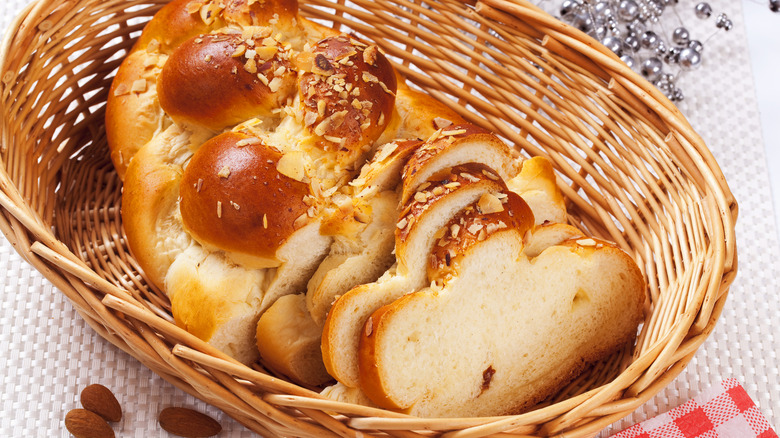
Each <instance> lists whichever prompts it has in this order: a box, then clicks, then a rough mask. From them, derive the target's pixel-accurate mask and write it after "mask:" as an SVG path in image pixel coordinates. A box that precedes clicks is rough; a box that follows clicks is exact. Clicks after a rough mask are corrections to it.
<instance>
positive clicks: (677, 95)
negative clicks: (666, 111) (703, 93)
mask: <svg viewBox="0 0 780 438" xmlns="http://www.w3.org/2000/svg"><path fill="white" fill-rule="evenodd" d="M683 99H685V96H684V95H683V92H682V90H680V89H679V88H675V89H674V91H673V92H672V102H680V101H682V100H683Z"/></svg>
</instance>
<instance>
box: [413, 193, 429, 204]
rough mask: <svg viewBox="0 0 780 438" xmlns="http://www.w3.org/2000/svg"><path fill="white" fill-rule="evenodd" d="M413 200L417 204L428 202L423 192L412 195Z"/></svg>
mask: <svg viewBox="0 0 780 438" xmlns="http://www.w3.org/2000/svg"><path fill="white" fill-rule="evenodd" d="M414 200H415V201H417V202H425V201H427V200H428V196H426V195H425V192H417V193H415V194H414Z"/></svg>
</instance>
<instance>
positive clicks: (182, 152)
mask: <svg viewBox="0 0 780 438" xmlns="http://www.w3.org/2000/svg"><path fill="white" fill-rule="evenodd" d="M106 132H107V137H108V140H109V146H110V148H111V157H112V160H113V161H114V164H115V167H116V169H117V172H118V174H119V176H120V178H121V179H122V180H123V181H124V191H123V198H122V203H123V204H122V218H123V224H124V229H125V232H126V235H127V242H128V245H129V247H130V250H131V251H132V253H133V255H134V257H135V258H136V260H137V261H138V264H139V266H141V267H142V268H143V269H144V271H145V273H146V274H147V278H149V280H150V281H152V282H153V283H154V284H155V285H156V286H157V287H159V288H160V289H161V290H163V291H165V293H166V294H167V296H168V298H169V299H170V302H171V312H172V314H173V317H174V319H175V321H176V323H177V324H178V325H180V326H182V327H184V328H185V329H187V330H188V331H190V332H191V333H193V334H194V335H196V336H198V337H200V338H201V339H203V340H205V341H207V342H209V343H211V344H212V345H214V346H215V347H217V348H218V349H220V350H222V351H224V352H226V353H227V354H229V355H231V356H233V357H235V358H236V359H238V360H240V361H242V362H245V363H252V362H255V361H257V360H258V359H259V360H260V362H261V363H262V364H263V365H264V366H265V367H266V368H267V369H268V370H270V371H273V372H275V373H278V374H282V375H285V376H287V377H288V378H290V379H291V380H293V381H296V382H299V383H301V384H305V385H308V386H313V387H316V386H323V385H325V384H327V383H328V382H330V381H332V380H333V379H334V378H335V379H336V380H337V381H338V382H340V383H339V385H337V386H334V387H331V389H328V390H326V393H328V394H330V395H332V396H333V397H345V398H348V399H349V400H351V401H354V402H361V403H368V404H377V405H380V406H384V407H388V408H392V409H399V410H406V411H410V412H415V413H418V414H420V415H461V414H463V413H464V412H465V413H466V414H475V413H476V414H485V415H492V414H495V413H503V412H511V411H516V410H517V409H520V408H522V407H524V406H527V405H528V404H529V403H533V402H535V401H537V400H539V399H540V398H541V397H543V396H545V395H547V394H548V393H550V392H551V391H553V390H554V389H555V388H557V387H558V386H560V384H561V383H562V382H564V381H565V380H567V379H569V378H570V377H571V376H572V375H573V373H574V372H576V371H577V369H578V366H580V365H581V364H582V363H584V362H587V361H590V360H593V359H595V358H597V357H599V356H600V355H603V354H607V353H609V352H610V351H612V350H614V348H616V347H617V345H618V344H619V343H621V342H625V341H627V340H629V339H630V337H631V336H630V335H631V333H630V332H631V331H632V330H635V328H636V323H637V321H638V316H637V309H638V305H637V302H638V301H640V300H641V296H642V287H641V283H640V282H641V274H638V269H637V268H636V266H634V265H632V263H633V262H631V260H630V257H628V256H627V255H626V254H624V253H622V252H621V251H619V250H618V249H616V248H615V247H613V246H612V245H611V244H608V243H606V242H601V241H595V240H591V239H588V238H584V237H582V236H581V234H582V233H581V232H580V231H579V230H578V229H577V228H575V227H573V226H571V225H567V224H566V220H567V214H566V208H565V204H564V199H563V196H562V195H561V192H560V190H559V189H558V186H557V183H556V179H555V173H554V171H553V168H552V166H551V164H550V163H549V162H548V161H547V160H546V159H544V158H539V157H537V158H532V159H528V160H522V159H520V158H519V153H518V152H517V151H515V150H514V149H512V148H510V147H508V146H507V145H506V144H505V143H504V142H502V141H501V140H500V139H499V138H498V137H496V136H495V135H494V134H492V133H490V132H487V131H485V130H484V129H482V128H479V127H477V126H475V125H472V124H469V123H466V121H465V120H464V119H463V118H462V117H461V115H459V114H458V113H456V112H454V111H452V110H451V109H449V108H448V107H446V106H445V105H443V104H442V103H440V102H438V101H436V100H434V99H432V98H431V97H430V96H428V95H426V94H423V93H420V92H418V91H415V90H412V89H411V88H409V86H407V85H406V84H405V82H404V80H403V78H401V77H400V76H399V75H398V74H397V73H396V72H395V70H394V69H393V67H392V65H391V63H390V61H389V60H388V59H387V58H386V57H385V55H384V54H383V53H382V51H381V50H379V48H378V47H377V46H375V45H373V44H368V43H366V42H364V41H361V40H359V39H358V38H356V37H352V36H347V35H344V34H341V33H338V32H336V31H334V30H332V29H330V28H325V27H323V26H321V25H318V24H316V23H314V22H312V21H309V20H306V19H305V18H303V17H301V16H299V15H298V5H297V2H296V1H294V0H266V1H255V0H174V1H172V2H171V3H169V4H168V5H166V6H165V7H163V8H162V9H161V10H160V11H159V13H158V14H157V15H155V17H154V18H153V19H152V20H151V21H150V22H149V24H148V25H147V26H146V28H145V29H144V31H143V33H142V35H141V37H140V38H139V40H138V42H137V43H136V45H135V46H134V47H133V49H132V50H131V52H130V53H129V55H128V57H127V58H126V59H125V61H124V62H123V64H122V66H121V67H120V69H119V71H118V72H117V76H116V78H115V80H114V82H113V85H112V88H111V91H110V95H109V100H108V104H107V108H106ZM460 221H463V223H461V222H460ZM577 242H580V243H577ZM583 242H594V243H593V245H590V246H589V245H587V244H585V243H583ZM560 264H562V265H561V266H559V265H560ZM629 265H630V266H629ZM542 266H548V268H545V269H547V271H545V272H550V273H554V275H555V276H556V277H558V276H563V277H566V278H561V279H557V280H558V281H557V283H555V284H553V283H548V282H544V281H541V280H540V277H543V274H540V272H542V271H541V267H542ZM623 277H625V278H623ZM618 278H623V280H622V281H623V283H621V281H620V280H618ZM495 284H500V285H503V286H504V288H503V289H501V290H499V291H496V290H495V286H494V285H495ZM618 284H621V285H623V286H625V288H626V289H630V291H629V292H626V294H625V296H626V298H625V299H622V300H621V299H615V300H612V301H609V299H607V301H609V302H608V303H607V304H604V303H602V301H601V300H602V299H604V298H602V296H601V295H599V294H598V293H596V292H594V291H593V290H592V289H593V288H595V287H596V286H604V287H605V288H606V289H608V290H610V291H611V290H613V289H615V288H617V286H616V285H618ZM519 285H521V286H522V287H521V288H520V289H518V287H519ZM572 288H574V289H572ZM575 289H576V290H575ZM580 289H582V290H585V291H586V292H580ZM572 290H575V291H574V292H572ZM534 291H536V292H534ZM487 292H490V293H487ZM539 294H541V295H539ZM545 297H551V298H553V297H554V298H555V300H557V302H558V304H557V305H552V304H550V303H551V302H552V301H553V300H552V299H550V300H547V299H546V298H545ZM513 300H514V301H513ZM545 300H547V301H550V303H548V302H546V301H545ZM567 300H568V301H567ZM542 302H544V303H545V304H544V305H542V304H540V303H542ZM561 303H563V304H561ZM572 303H574V304H572ZM475 305H476V306H477V307H478V309H477V311H473V312H472V311H469V310H464V308H463V306H466V307H467V308H470V307H473V306H475ZM575 305H576V306H575ZM535 306H536V307H538V309H537V310H538V311H539V312H547V315H548V317H547V318H546V319H545V321H544V323H539V322H538V321H537V319H534V318H531V317H530V316H529V315H530V313H533V312H534V311H535V310H533V309H536V307H535ZM545 306H547V307H545ZM567 306H568V307H567ZM575 307H576V309H575ZM516 308H518V309H520V310H517V311H516V313H512V312H515V309H516ZM419 309H425V311H426V312H428V311H430V312H429V314H426V315H421V314H419V313H417V312H419ZM553 310H554V311H555V314H554V315H553V314H551V313H550V312H553ZM523 312H526V313H523ZM528 312H530V313H528ZM567 312H568V314H569V315H570V316H571V318H580V319H582V318H585V317H584V316H582V315H585V314H586V313H588V312H590V313H588V314H590V315H591V317H593V318H594V322H593V323H592V324H591V325H587V324H585V323H584V322H581V321H580V320H579V319H578V320H577V321H580V322H578V323H577V324H580V325H579V326H577V327H576V328H577V330H579V329H582V330H581V331H582V333H578V334H577V336H578V337H574V338H576V340H575V341H572V342H569V343H566V342H562V343H559V344H557V343H556V345H551V344H550V341H549V339H547V338H546V337H545V336H541V335H540V333H542V332H544V331H549V332H553V331H556V330H557V331H560V330H574V328H575V325H574V324H575V323H573V322H572V321H573V320H569V319H567V318H565V317H564V315H566V314H567ZM572 312H574V313H572ZM577 312H579V313H577ZM464 313H465V314H468V315H466V316H463V318H465V319H463V318H461V316H462V315H463V314H464ZM541 314H542V313H539V314H538V315H541ZM435 315H436V316H435ZM538 315H537V316H538ZM607 315H609V316H611V317H613V318H614V320H610V319H609V317H608V316H607ZM509 316H512V317H517V318H520V319H515V320H513V321H511V322H510V323H508V324H507V327H508V326H511V327H512V328H513V329H514V330H516V331H517V333H523V332H529V331H530V332H533V333H536V338H534V339H536V340H535V342H533V343H529V342H525V343H523V342H520V341H518V340H517V339H515V338H516V337H517V336H516V335H515V338H512V337H511V336H509V334H507V336H509V338H508V339H509V341H507V343H500V342H497V341H496V340H494V339H488V338H489V337H486V336H485V334H484V333H483V332H480V333H482V334H478V333H476V334H475V333H459V332H457V330H458V329H459V330H463V329H464V327H466V326H464V324H462V323H460V324H459V323H458V320H461V321H466V322H468V324H469V325H468V327H472V328H475V329H476V328H479V329H480V330H483V331H484V330H485V327H492V326H491V324H495V323H497V322H500V321H503V320H505V319H506V318H507V317H509ZM525 316H528V318H527V319H526V320H525V321H524V320H522V318H523V317H525ZM531 316H533V315H531ZM442 324H443V325H442ZM447 324H454V325H455V326H457V327H453V328H452V330H453V333H452V335H455V334H457V333H459V335H460V336H463V339H464V340H466V339H468V340H469V342H468V343H466V342H464V343H463V344H462V345H461V344H453V343H452V342H453V341H452V340H453V339H456V338H446V337H443V338H441V339H440V340H441V342H439V338H430V333H436V332H439V331H441V330H442V329H443V327H449V326H447ZM599 324H601V325H602V326H604V327H606V328H605V329H604V330H606V331H610V330H611V331H612V335H611V337H607V338H606V339H610V342H608V343H607V344H608V345H607V346H606V347H605V348H599V347H597V346H595V345H594V343H593V341H592V338H591V337H589V336H596V335H598V336H602V335H603V336H606V335H605V334H604V333H601V332H598V333H596V335H594V334H593V333H592V331H591V326H592V325H599ZM398 327H401V328H398ZM507 327H503V328H501V330H504V331H509V330H508V328H507ZM447 329H448V330H449V329H450V328H447ZM577 330H574V331H577ZM410 333H411V334H415V333H417V334H415V335H414V336H412V335H411V334H410ZM423 333H426V334H423ZM407 335H408V336H407ZM405 336H406V337H408V339H406V338H405ZM510 338H511V339H510ZM574 338H573V339H574ZM553 339H554V338H553ZM472 341H473V342H472ZM448 342H449V343H448ZM439 344H440V345H439ZM532 344H533V345H532ZM456 347H457V348H456ZM450 349H455V350H458V351H459V353H458V354H460V356H457V355H454V354H455V350H452V351H450ZM540 349H543V350H545V352H546V356H545V357H544V359H543V360H540V361H538V362H533V365H532V366H531V367H530V368H528V367H523V368H522V369H520V368H512V367H513V366H515V367H517V366H518V364H519V363H529V362H527V361H523V360H518V359H519V358H521V357H522V354H525V353H528V354H533V353H534V352H537V351H541V350H540ZM399 350H403V352H405V353H403V354H408V353H409V352H410V351H415V352H416V353H415V354H416V355H418V356H416V358H414V360H416V361H417V363H419V365H420V366H421V367H422V366H423V365H425V367H423V368H419V373H418V371H417V370H415V369H414V368H410V367H408V366H407V365H404V363H403V362H402V361H399V360H400V358H401V357H402V356H401V355H400V354H401V353H398V351H399ZM464 352H471V353H473V354H474V356H473V357H465V356H464V354H466V353H464ZM397 354H398V356H396V355H397ZM575 357H576V360H575V359H573V358H575ZM451 358H452V359H451ZM455 358H457V359H455ZM408 359H409V360H411V359H412V358H408ZM453 360H454V361H456V362H457V363H458V364H459V365H458V366H457V367H456V368H457V372H453V374H452V375H448V374H447V373H445V372H444V371H443V370H442V369H441V367H440V365H441V363H445V362H446V363H450V364H451V363H452V361H453ZM513 360H514V361H515V362H512V361H513ZM572 361H574V362H576V364H574V365H573V364H572V363H573V362H572ZM510 362H512V363H511V364H510ZM480 367H482V368H480ZM545 367H546V368H545ZM542 369H546V372H547V373H548V375H547V377H545V378H544V379H539V383H538V384H527V382H528V381H531V380H534V379H536V378H537V377H536V376H538V375H539V374H538V372H539V370H542ZM491 370H492V371H491ZM410 371H412V372H411V373H410ZM480 373H481V374H480ZM412 374H416V375H417V377H419V378H421V379H424V380H426V382H424V383H425V385H423V384H422V383H420V382H418V381H415V380H414V376H412ZM445 374H446V375H445ZM509 374H512V375H514V376H517V377H510V376H508V375H509ZM409 379H411V380H409ZM529 379H530V380H529ZM456 380H457V381H460V383H461V386H462V387H463V388H466V389H462V390H461V392H458V390H456V388H455V386H457V385H454V386H453V383H452V382H455V381H456ZM409 385H412V386H415V387H417V388H410V387H409ZM426 385H427V386H426ZM475 385H476V386H475ZM480 385H482V386H480ZM474 388H477V389H476V390H475V389H474ZM412 389H419V390H420V391H416V392H415V391H414V390H412ZM511 394H524V395H522V396H520V397H514V396H512V395H511ZM475 400H476V401H475ZM477 405H479V406H481V407H475V406H477ZM469 409H476V410H472V411H470V412H469V411H468V410H469Z"/></svg>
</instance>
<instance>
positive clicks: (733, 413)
mask: <svg viewBox="0 0 780 438" xmlns="http://www.w3.org/2000/svg"><path fill="white" fill-rule="evenodd" d="M612 438H778V436H777V434H776V433H775V431H774V430H773V429H772V426H770V425H769V422H767V420H766V418H765V417H764V415H763V414H762V413H761V411H759V410H758V407H757V406H756V404H755V403H754V402H753V400H752V399H751V398H750V396H748V393H747V392H746V391H745V388H743V387H742V385H740V384H739V382H737V379H727V380H724V381H723V382H721V385H720V387H714V388H710V389H709V390H707V391H704V392H703V393H701V394H699V395H698V396H697V397H695V398H694V399H692V400H689V401H687V402H686V403H685V404H683V405H681V406H678V407H676V408H674V409H672V410H670V411H669V412H667V413H665V414H661V415H659V416H657V417H654V418H651V419H649V420H647V421H644V422H642V423H639V424H635V425H633V426H631V427H629V428H628V429H626V430H624V431H622V432H620V433H618V434H617V435H613V436H612Z"/></svg>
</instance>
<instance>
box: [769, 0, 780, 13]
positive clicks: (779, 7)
mask: <svg viewBox="0 0 780 438" xmlns="http://www.w3.org/2000/svg"><path fill="white" fill-rule="evenodd" d="M769 10H770V11H772V12H780V0H769Z"/></svg>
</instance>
